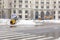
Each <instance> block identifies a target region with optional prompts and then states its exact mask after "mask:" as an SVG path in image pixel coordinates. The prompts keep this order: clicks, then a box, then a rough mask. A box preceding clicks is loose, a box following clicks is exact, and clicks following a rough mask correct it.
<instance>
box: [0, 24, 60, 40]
mask: <svg viewBox="0 0 60 40" xmlns="http://www.w3.org/2000/svg"><path fill="white" fill-rule="evenodd" d="M59 38H60V24H45V25H41V26H31V27H30V26H16V27H12V28H11V27H10V26H0V40H59Z"/></svg>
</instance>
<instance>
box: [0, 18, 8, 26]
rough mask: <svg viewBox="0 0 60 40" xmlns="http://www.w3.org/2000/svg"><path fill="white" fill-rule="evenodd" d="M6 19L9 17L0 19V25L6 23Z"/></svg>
mask: <svg viewBox="0 0 60 40" xmlns="http://www.w3.org/2000/svg"><path fill="white" fill-rule="evenodd" d="M8 20H9V19H0V25H6V23H7V21H8ZM8 22H9V21H8Z"/></svg>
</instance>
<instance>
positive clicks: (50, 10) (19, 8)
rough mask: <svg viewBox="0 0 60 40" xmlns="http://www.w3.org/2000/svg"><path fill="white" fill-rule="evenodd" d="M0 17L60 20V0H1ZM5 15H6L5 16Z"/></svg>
mask: <svg viewBox="0 0 60 40" xmlns="http://www.w3.org/2000/svg"><path fill="white" fill-rule="evenodd" d="M0 2H1V3H0V6H1V9H0V11H1V12H0V18H4V17H5V18H11V15H12V14H16V15H17V17H18V18H19V19H20V20H60V0H0ZM4 15H5V16H4Z"/></svg>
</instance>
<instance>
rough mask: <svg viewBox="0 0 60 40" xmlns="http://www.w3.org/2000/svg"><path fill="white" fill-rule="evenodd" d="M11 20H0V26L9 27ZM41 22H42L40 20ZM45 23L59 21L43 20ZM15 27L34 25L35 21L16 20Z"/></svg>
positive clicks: (57, 21) (56, 21)
mask: <svg viewBox="0 0 60 40" xmlns="http://www.w3.org/2000/svg"><path fill="white" fill-rule="evenodd" d="M10 20H11V19H0V25H10ZM42 21H43V20H42ZM42 21H39V22H42ZM44 22H45V23H60V20H44ZM15 25H36V23H35V20H17V22H16V24H15Z"/></svg>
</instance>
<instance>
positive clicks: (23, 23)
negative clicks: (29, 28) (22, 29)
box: [16, 20, 35, 25]
mask: <svg viewBox="0 0 60 40" xmlns="http://www.w3.org/2000/svg"><path fill="white" fill-rule="evenodd" d="M16 25H35V22H34V21H33V20H19V21H17V24H16Z"/></svg>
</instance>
